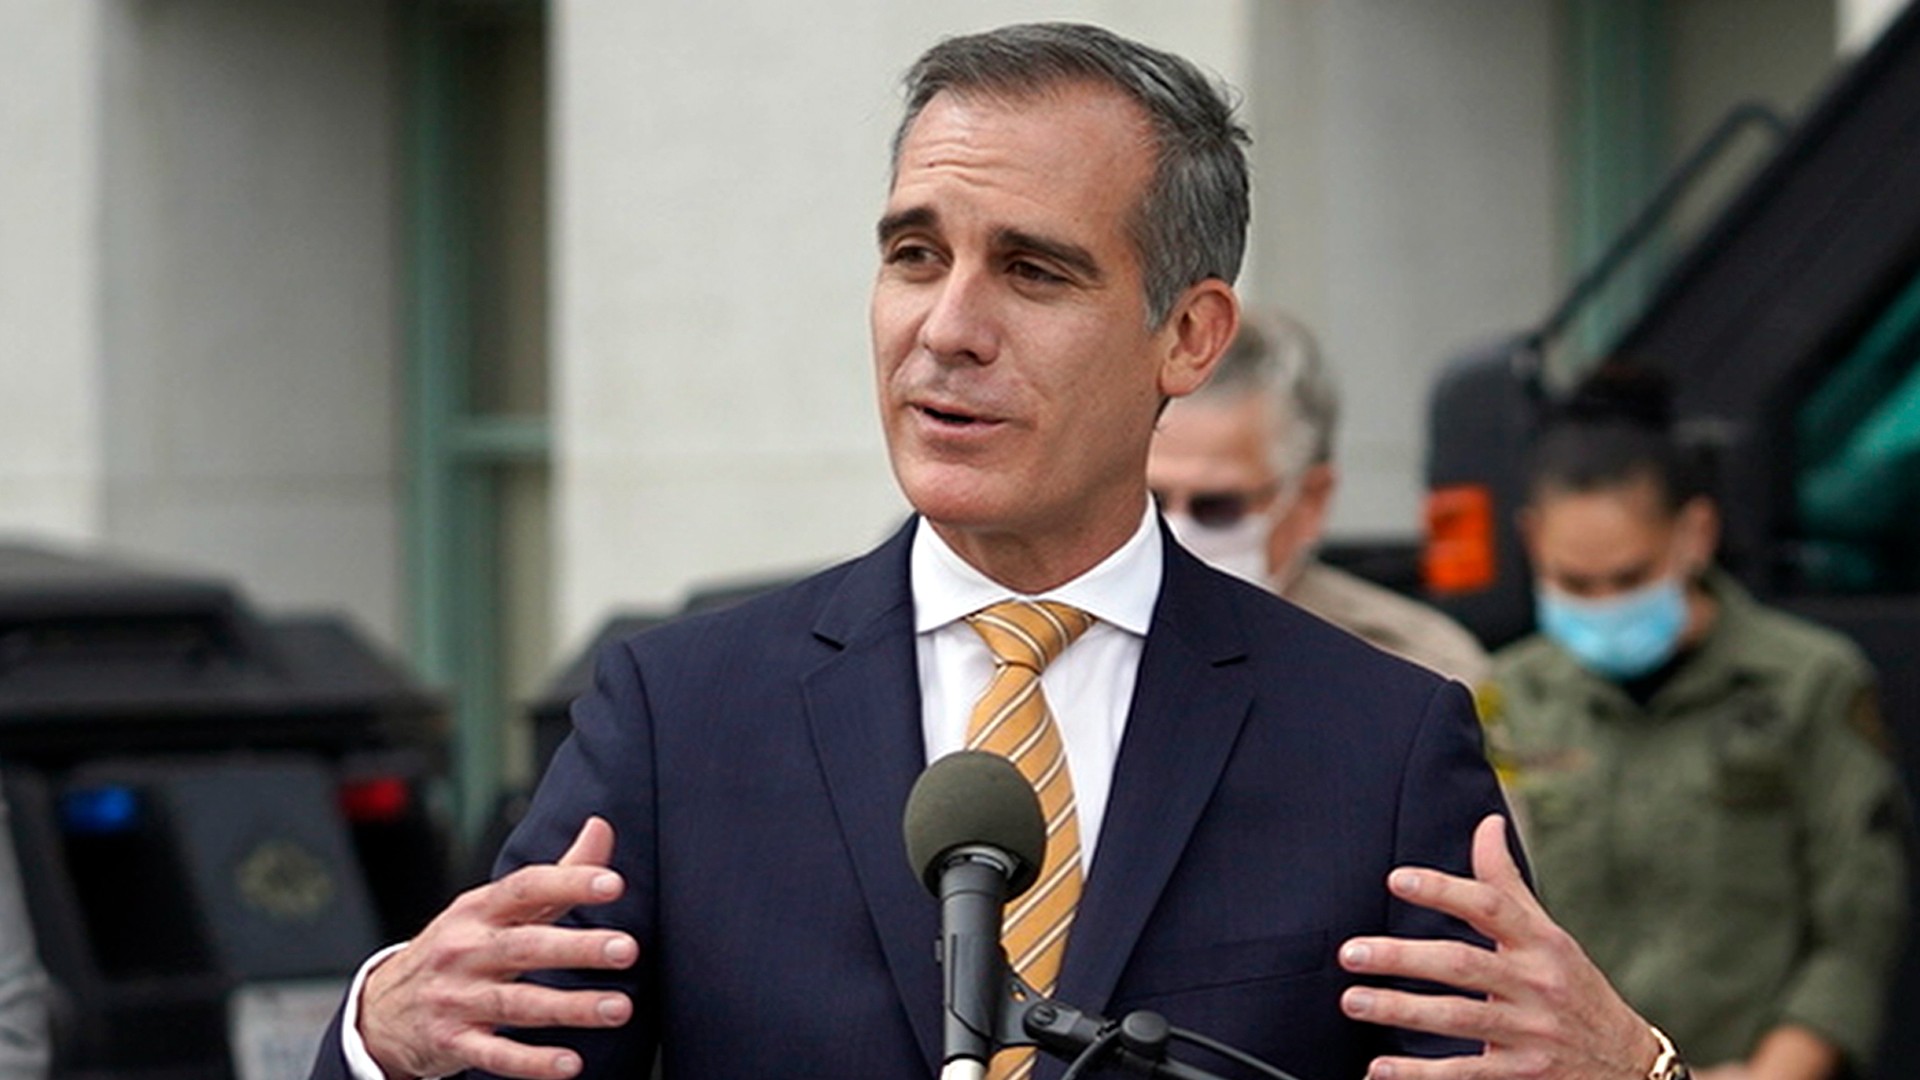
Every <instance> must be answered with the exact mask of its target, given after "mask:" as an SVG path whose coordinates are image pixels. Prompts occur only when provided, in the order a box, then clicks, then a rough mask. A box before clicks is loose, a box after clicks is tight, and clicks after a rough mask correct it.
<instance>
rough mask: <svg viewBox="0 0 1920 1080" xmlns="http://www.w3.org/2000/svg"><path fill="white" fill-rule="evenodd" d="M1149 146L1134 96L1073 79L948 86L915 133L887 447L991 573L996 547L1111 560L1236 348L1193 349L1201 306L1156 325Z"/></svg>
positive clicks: (891, 273) (905, 480)
mask: <svg viewBox="0 0 1920 1080" xmlns="http://www.w3.org/2000/svg"><path fill="white" fill-rule="evenodd" d="M1150 145H1151V144H1150V142H1149V139H1148V133H1147V128H1146V122H1145V119H1144V117H1143V116H1142V115H1141V114H1140V112H1139V110H1138V108H1137V107H1136V106H1135V105H1134V104H1133V103H1132V102H1130V101H1128V100H1126V99H1125V98H1123V97H1121V96H1120V95H1118V94H1117V93H1115V92H1112V91H1109V90H1105V89H1096V88H1091V87H1074V86H1069V87H1063V88H1060V89H1058V90H1057V91H1055V92H1053V93H1050V94H1045V95H1040V96H1037V97H1033V98H1028V99H1023V100H1019V101H1012V102H1010V101H1002V100H996V99H994V98H991V97H974V98H967V97H958V96H955V95H953V94H951V93H942V94H940V95H937V96H936V97H935V98H934V99H933V100H932V101H931V102H929V103H928V105H927V107H926V108H925V109H924V110H923V111H922V112H921V114H920V116H919V117H918V118H917V119H916V120H915V122H914V124H913V126H912V128H911V129H910V130H909V132H908V133H907V137H906V139H905V140H904V142H903V143H902V146H901V150H900V157H899V161H898V163H897V169H896V178H895V181H894V185H893V190H892V192H891V193H890V195H889V197H888V200H887V207H886V212H885V215H884V217H883V218H882V221H881V226H880V270H879V274H878V277H877V279H876V281H875V283H874V289H873V306H872V329H873V349H874V362H875V366H876V374H877V379H878V383H879V396H880V406H881V414H882V420H883V423H884V426H885V429H886V434H887V446H888V450H889V453H890V455H891V457H892V462H893V469H894V474H895V475H896V476H897V477H898V479H899V482H900V486H901V488H902V489H903V490H904V491H905V492H906V495H907V498H908V499H909V500H910V501H911V502H912V503H913V505H914V507H915V508H916V509H918V510H919V511H920V512H921V513H922V514H924V515H925V516H926V517H927V519H928V520H929V521H930V522H932V523H933V525H934V527H935V528H936V529H938V530H940V532H941V535H942V536H944V537H946V538H947V540H948V542H949V543H952V544H953V545H954V547H955V548H956V550H958V551H959V552H960V553H961V554H962V555H963V556H965V557H967V558H968V559H969V560H970V561H972V562H974V563H975V565H976V566H980V567H981V568H982V569H983V570H987V571H988V572H989V573H990V574H992V573H994V568H993V567H990V566H988V565H987V563H989V562H991V561H993V560H992V558H990V557H989V556H987V555H986V554H984V553H983V552H984V550H985V548H997V549H1000V550H1006V549H1008V548H1009V547H1011V548H1021V547H1026V548H1036V547H1047V548H1050V549H1052V550H1065V549H1073V548H1076V546H1077V547H1078V548H1087V549H1088V550H1087V551H1085V552H1078V553H1076V554H1075V555H1073V556H1070V558H1079V557H1080V556H1081V555H1083V554H1084V555H1091V556H1092V557H1094V558H1096V559H1097V558H1098V557H1099V556H1100V555H1103V554H1104V553H1105V551H1110V550H1111V549H1112V548H1113V547H1115V546H1118V542H1119V540H1121V539H1124V538H1125V537H1126V536H1128V535H1130V534H1131V533H1132V531H1133V529H1134V527H1135V526H1136V525H1137V524H1138V521H1139V516H1140V514H1141V513H1142V511H1143V509H1144V505H1145V504H1144V497H1145V486H1146V485H1145V464H1146V452H1147V442H1148V439H1149V437H1150V435H1151V433H1152V429H1153V422H1154V415H1155V413H1156V411H1157V410H1158V407H1159V402H1160V400H1161V399H1162V397H1164V396H1171V395H1177V394H1184V393H1187V392H1189V391H1191V390H1192V389H1193V388H1194V387H1195V386H1197V385H1198V383H1199V382H1200V381H1201V380H1202V379H1204V377H1205V374H1206V371H1207V370H1209V369H1210V367H1211V362H1212V359H1213V357H1214V356H1217V354H1218V348H1217V347H1211V354H1210V355H1207V356H1205V357H1204V358H1203V359H1202V360H1201V362H1199V363H1198V364H1195V363H1193V362H1191V360H1190V359H1189V358H1187V352H1191V351H1192V350H1190V349H1188V346H1190V345H1191V344H1192V338H1193V336H1194V335H1193V331H1192V323H1193V317H1192V316H1191V315H1190V314H1182V313H1181V312H1182V311H1183V309H1184V308H1186V307H1188V306H1190V305H1188V304H1187V302H1186V301H1184V300H1183V303H1182V304H1181V305H1177V306H1176V314H1175V316H1173V317H1171V318H1169V319H1168V320H1167V322H1166V324H1165V326H1164V327H1163V328H1162V329H1159V330H1151V329H1149V328H1148V326H1147V325H1146V323H1147V316H1146V308H1145V300H1144V297H1143V294H1142V287H1141V270H1140V266H1139V263H1138V259H1137V257H1136V254H1135V252H1134V249H1133V246H1132V244H1131V242H1130V240H1129V238H1128V235H1127V230H1126V221H1127V216H1128V214H1129V212H1130V211H1131V210H1132V208H1133V207H1134V205H1135V203H1136V201H1137V200H1138V199H1139V197H1140V194H1141V192H1142V191H1143V189H1144V187H1145V185H1146V183H1147V181H1148V178H1149V174H1150V167H1151V159H1150ZM1215 285H1216V286H1217V289H1218V291H1220V292H1222V293H1225V296H1226V299H1225V300H1224V301H1221V303H1222V304H1224V308H1223V310H1224V311H1225V313H1226V314H1225V318H1226V323H1225V326H1226V330H1225V332H1226V333H1227V334H1231V332H1232V325H1233V322H1234V320H1235V319H1236V318H1237V314H1236V311H1235V309H1234V308H1233V302H1232V299H1231V293H1230V291H1227V290H1226V289H1225V286H1219V285H1217V283H1215ZM1196 288H1199V287H1196ZM1191 292H1192V291H1191V290H1190V294H1191ZM1183 327H1186V328H1187V329H1186V330H1185V331H1184V333H1183V329H1182V328H1183ZM1210 332H1211V331H1210ZM1183 350H1184V351H1183ZM1189 369H1192V370H1189ZM1116 530H1117V534H1116ZM1116 535H1117V538H1116ZM983 545H984V548H983ZM1102 547H1103V548H1104V549H1105V550H1104V551H1103V550H1094V549H1097V548H1102ZM1087 565H1091V563H1088V564H1087ZM1084 568H1085V567H1084V566H1083V567H1080V569H1084ZM1076 572H1077V571H1076ZM996 576H997V575H996ZM1002 580H1003V581H1004V580H1005V579H1004V578H1003V579H1002ZM1007 583H1008V584H1013V582H1007ZM1030 584H1031V583H1030Z"/></svg>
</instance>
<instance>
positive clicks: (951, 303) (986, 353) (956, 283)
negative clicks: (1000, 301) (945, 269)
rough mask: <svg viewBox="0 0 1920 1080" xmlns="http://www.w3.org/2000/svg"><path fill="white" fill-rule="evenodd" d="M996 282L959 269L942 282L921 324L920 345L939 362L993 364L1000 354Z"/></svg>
mask: <svg viewBox="0 0 1920 1080" xmlns="http://www.w3.org/2000/svg"><path fill="white" fill-rule="evenodd" d="M994 304H995V301H994V296H993V281H992V278H991V276H990V275H989V274H987V273H985V272H984V271H982V270H978V269H966V268H961V267H956V268H955V269H954V270H953V272H951V273H949V274H948V275H947V276H946V277H945V278H943V279H942V280H941V282H940V286H939V291H938V293H937V294H936V295H935V296H934V298H933V306H932V307H931V308H929V309H928V310H927V316H926V318H925V319H924V320H923V321H922V322H921V324H920V345H921V347H923V348H925V349H926V350H927V351H928V352H929V353H931V354H932V355H933V356H934V357H935V358H936V359H939V360H943V361H947V362H953V363H974V364H991V363H992V362H993V361H994V360H995V359H996V358H997V357H998V356H999V353H1000V344H999V341H1000V335H999V323H998V318H997V315H996V313H995V311H994Z"/></svg>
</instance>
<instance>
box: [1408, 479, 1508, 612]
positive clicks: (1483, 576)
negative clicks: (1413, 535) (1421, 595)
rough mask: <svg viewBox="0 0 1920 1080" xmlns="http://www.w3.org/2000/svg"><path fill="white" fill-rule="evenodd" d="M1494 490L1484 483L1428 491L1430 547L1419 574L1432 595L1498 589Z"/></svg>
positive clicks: (1456, 485)
mask: <svg viewBox="0 0 1920 1080" xmlns="http://www.w3.org/2000/svg"><path fill="white" fill-rule="evenodd" d="M1494 542H1495V530H1494V521H1493V492H1491V491H1489V490H1488V489H1487V487H1486V486H1485V485H1484V484H1454V485H1451V486H1448V487H1442V488H1435V489H1433V490H1432V491H1430V492H1428V493H1427V549H1426V551H1425V552H1423V553H1422V555H1421V559H1420V576H1421V577H1422V579H1424V581H1425V583H1426V586H1427V591H1428V592H1431V593H1434V594H1437V595H1446V594H1449V593H1469V592H1479V591H1480V590H1482V589H1486V588H1490V587H1492V585H1493V579H1494V575H1495V570H1496V567H1495V564H1494Z"/></svg>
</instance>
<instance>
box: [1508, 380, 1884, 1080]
mask: <svg viewBox="0 0 1920 1080" xmlns="http://www.w3.org/2000/svg"><path fill="white" fill-rule="evenodd" d="M1667 411H1668V407H1667V405H1666V395H1665V387H1664V385H1663V384H1661V383H1660V382H1659V381H1657V380H1656V379H1655V378H1654V377H1653V376H1651V375H1649V374H1647V373H1646V372H1644V371H1638V370H1636V369H1633V368H1629V367H1625V366H1620V365H1609V366H1607V367H1603V368H1602V369H1601V371H1600V372H1599V373H1598V374H1597V375H1595V376H1594V377H1593V378H1592V379H1590V380H1589V381H1588V383H1587V384H1585V385H1584V386H1583V387H1582V388H1581V389H1580V390H1579V391H1577V392H1576V393H1575V394H1574V395H1573V397H1572V399H1571V401H1570V403H1569V405H1568V406H1567V407H1566V409H1565V413H1564V415H1562V416H1560V417H1558V418H1557V419H1555V420H1554V421H1552V422H1550V423H1549V424H1548V426H1547V428H1546V429H1545V430H1544V431H1543V432H1542V434H1541V436H1540V438H1539V440H1538V441H1537V443H1536V445H1535V447H1534V449H1533V454H1532V459H1531V461H1530V463H1529V470H1528V477H1529V486H1528V505H1527V506H1526V507H1525V509H1524V510H1523V511H1522V513H1521V516H1520V525H1521V532H1522V535H1523V538H1524V540H1525V543H1526V547H1527V551H1528V554H1529V557H1530V559H1531V561H1532V565H1533V571H1534V575H1535V585H1536V588H1535V593H1536V597H1537V605H1538V607H1537V614H1538V620H1539V627H1540V632H1539V633H1537V634H1535V635H1534V636H1532V637H1530V638H1527V639H1525V640H1523V641H1521V642H1518V643H1516V644H1514V645H1512V646H1510V647H1508V648H1507V649H1505V650H1502V651H1501V652H1500V653H1498V654H1496V656H1495V657H1494V687H1495V693H1496V699H1495V700H1496V701H1497V706H1496V709H1495V716H1494V718H1493V720H1492V722H1491V724H1490V728H1489V742H1490V747H1491V751H1492V753H1493V755H1494V758H1495V761H1496V763H1497V764H1498V765H1500V766H1501V767H1502V771H1503V773H1504V774H1505V775H1506V776H1507V777H1508V779H1509V783H1510V793H1511V795H1512V796H1513V797H1514V798H1515V800H1516V801H1517V802H1518V803H1519V805H1520V807H1521V809H1522V811H1523V812H1522V814H1521V819H1522V821H1523V823H1524V828H1525V834H1526V840H1527V846H1528V851H1529V853H1530V855H1531V856H1532V859H1533V865H1534V871H1535V875H1536V881H1537V884H1538V886H1539V890H1540V894H1541V897H1542V899H1543V900H1544V901H1545V903H1546V906H1547V909H1548V910H1549V911H1550V912H1551V913H1552V914H1553V915H1554V916H1555V917H1556V918H1557V919H1559V920H1560V921H1561V922H1562V924H1563V925H1564V926H1565V927H1566V928H1567V929H1568V930H1569V931H1570V932H1571V933H1572V934H1573V935H1574V936H1575V937H1576V938H1577V939H1578V940H1579V941H1580V942H1581V943H1582V944H1583V945H1584V946H1585V947H1586V948H1587V950H1588V952H1589V953H1590V954H1591V955H1592V957H1593V959H1594V960H1595V961H1596V962H1597V963H1598V964H1599V965H1600V967H1601V968H1602V970H1604V971H1605V972H1606V973H1607V975H1608V976H1609V977H1610V978H1611V979H1612V980H1613V981H1614V983H1615V984H1616V985H1617V986H1618V987H1619V989H1620V991H1621V992H1622V994H1623V995H1625V996H1626V998H1627V999H1628V1001H1629V1002H1631V1003H1632V1004H1633V1005H1634V1007H1635V1008H1637V1009H1639V1010H1640V1011H1641V1012H1642V1013H1643V1014H1644V1015H1646V1016H1647V1017H1648V1018H1649V1019H1650V1020H1652V1021H1653V1022H1654V1023H1656V1024H1658V1025H1660V1026H1661V1027H1662V1028H1664V1029H1665V1030H1667V1031H1668V1032H1670V1033H1672V1035H1673V1037H1674V1038H1675V1039H1676V1040H1677V1041H1678V1042H1679V1043H1680V1044H1681V1045H1683V1046H1686V1047H1687V1048H1688V1055H1689V1057H1691V1058H1693V1059H1694V1060H1695V1061H1697V1062H1700V1063H1702V1065H1703V1066H1705V1067H1702V1068H1697V1069H1696V1070H1695V1072H1694V1075H1695V1076H1696V1077H1699V1078H1700V1080H1749V1078H1751V1080H1826V1078H1831V1077H1840V1076H1844V1075H1849V1074H1851V1075H1865V1074H1866V1072H1867V1070H1868V1067H1869V1066H1870V1063H1871V1055H1872V1053H1873V1050H1874V1048H1875V1044H1876V1042H1877V1041H1878V1033H1879V1026H1880V1020H1881V1009H1882V999H1883V997H1884V996H1885V993H1886V989H1887V983H1888V979H1889V977H1890V974H1891V967H1892V964H1893V961H1894V959H1895V958H1896V957H1897V956H1898V954H1899V948H1898V946H1899V942H1900V938H1901V934H1902V930H1903V928H1904V926H1905V921H1906V918H1905V906H1904V905H1905V896H1906V885H1905V873H1906V867H1905V860H1904V850H1905V849H1904V843H1903V830H1904V828H1905V822H1906V820H1907V812H1906V804H1905V800H1904V796H1903V794H1902V792H1901V790H1900V787H1899V783H1898V780H1897V779H1896V774H1895V771H1894V768H1893V765H1892V762H1891V760H1890V758H1889V754H1888V750H1887V743H1886V740H1885V736H1884V734H1883V732H1882V729H1881V726H1880V723H1879V719H1878V715H1877V712H1876V709H1875V705H1874V697H1873V674H1872V672H1871V670H1870V669H1869V668H1868V665H1867V663H1866V661H1865V660H1864V659H1863V658H1862V656H1861V654H1860V652H1859V650H1858V649H1856V648H1855V647H1854V646H1853V645H1852V644H1851V643H1850V642H1848V641H1846V640H1845V639H1844V638H1841V637H1840V636H1839V635H1837V634H1834V633H1832V632H1830V631H1827V630H1824V629H1821V628H1818V627H1815V626H1813V625H1811V624H1809V623H1806V622H1804V621H1801V620H1799V619H1796V618H1793V617H1791V616H1788V615H1786V614H1783V613H1781V612H1778V611H1775V610H1772V609H1769V608H1767V607H1764V606H1762V605H1761V604H1759V603H1758V602H1756V601H1755V600H1754V599H1753V598H1752V597H1751V596H1750V595H1748V594H1747V593H1746V592H1745V591H1744V590H1743V589H1742V588H1741V587H1740V586H1739V585H1738V584H1736V583H1735V582H1734V580H1733V579H1732V578H1731V577H1730V576H1729V575H1727V574H1726V573H1724V572H1722V571H1720V570H1719V569H1717V568H1715V566H1714V564H1713V554H1714V550H1715V546H1716V543H1717V541H1718V532H1719V521H1718V514H1717V512H1716V510H1715V507H1714V504H1713V502H1712V500H1711V499H1710V498H1709V497H1708V496H1707V495H1706V494H1705V493H1704V490H1703V489H1702V487H1701V486H1700V485H1699V484H1698V483H1697V480H1696V478H1695V477H1694V476H1693V473H1692V469H1691V468H1690V466H1689V463H1688V462H1687V460H1686V459H1685V457H1684V455H1683V454H1682V453H1681V452H1680V451H1679V450H1678V449H1677V448H1676V446H1675V443H1674V441H1673V439H1672V438H1671V437H1670V435H1669V434H1668V431H1667V427H1668V417H1667Z"/></svg>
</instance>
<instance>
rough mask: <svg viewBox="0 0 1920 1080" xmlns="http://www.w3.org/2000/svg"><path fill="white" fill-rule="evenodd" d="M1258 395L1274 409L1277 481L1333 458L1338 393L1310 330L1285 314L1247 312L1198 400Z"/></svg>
mask: <svg viewBox="0 0 1920 1080" xmlns="http://www.w3.org/2000/svg"><path fill="white" fill-rule="evenodd" d="M1255 395H1261V396H1264V397H1265V398H1266V401H1267V405H1268V407H1269V408H1270V409H1272V410H1273V411H1272V414H1271V415H1272V417H1273V421H1274V423H1273V432H1272V434H1273V444H1272V446H1271V447H1270V448H1269V450H1268V453H1269V454H1270V456H1271V460H1272V462H1273V468H1274V471H1275V472H1276V473H1278V474H1280V478H1281V481H1282V482H1283V483H1286V484H1291V483H1293V482H1295V481H1297V480H1298V479H1299V478H1300V476H1301V474H1302V473H1304V472H1306V471H1307V469H1308V468H1310V467H1312V466H1314V465H1325V464H1327V463H1328V462H1331V461H1332V460H1333V437H1334V433H1335V429H1336V428H1337V427H1338V426H1339V423H1340V392H1339V389H1338V387H1336V386H1335V385H1334V382H1333V377H1332V375H1331V374H1330V373H1329V372H1328V371H1327V366H1326V364H1325V363H1324V362H1323V361H1322V360H1321V357H1320V345H1319V343H1318V342H1316V341H1315V340H1314V338H1313V332H1312V331H1310V330H1308V329H1307V328H1306V327H1305V326H1303V325H1301V324H1300V323H1299V322H1298V321H1297V320H1295V319H1291V318H1288V317H1286V316H1284V315H1268V316H1262V317H1257V318H1256V317H1253V316H1249V317H1248V318H1247V319H1245V320H1243V321H1242V322H1241V324H1240V332H1239V333H1238V334H1237V335H1235V337H1234V339H1233V344H1232V345H1230V346H1228V347H1227V352H1226V355H1224V356H1222V357H1221V358H1220V363H1219V364H1218V365H1217V366H1216V367H1215V368H1214V370H1213V376H1212V377H1211V378H1210V379H1208V380H1207V383H1206V385H1205V386H1203V387H1201V388H1200V391H1199V392H1198V393H1197V394H1196V395H1194V396H1195V398H1196V399H1197V400H1209V401H1241V400H1244V399H1246V398H1248V397H1252V396H1255Z"/></svg>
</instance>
